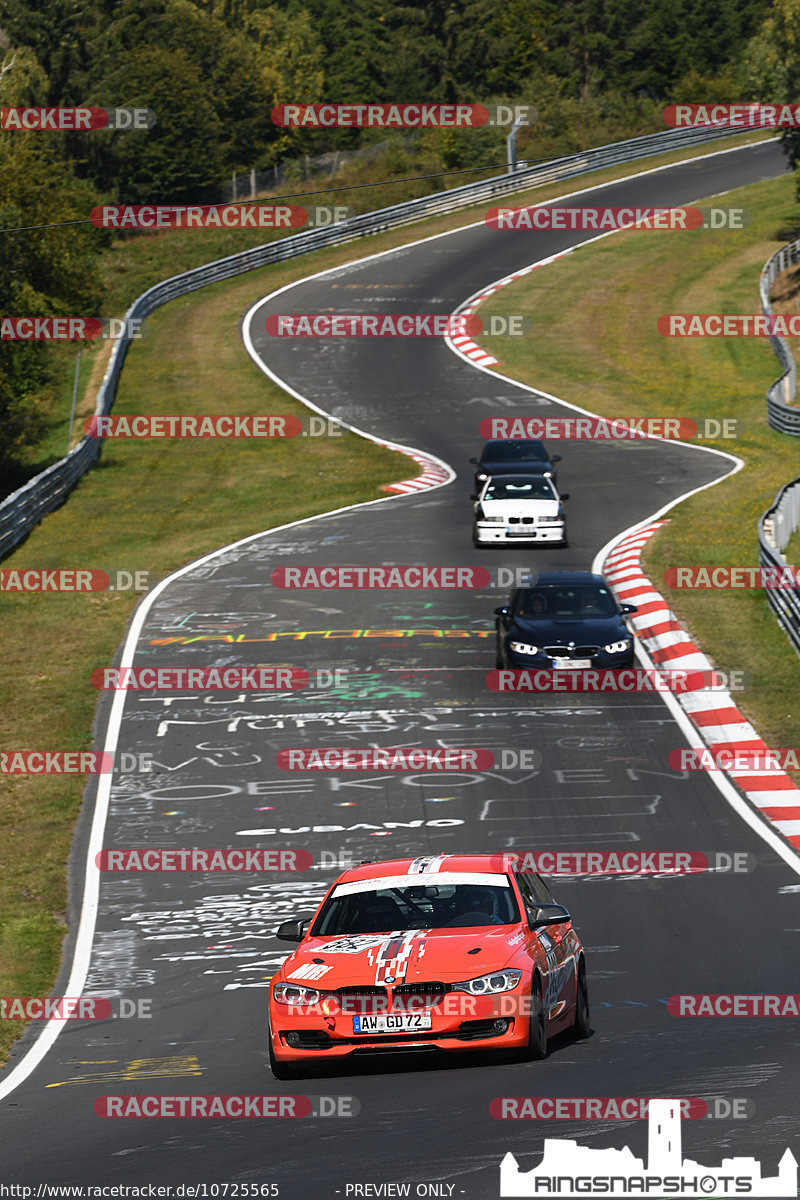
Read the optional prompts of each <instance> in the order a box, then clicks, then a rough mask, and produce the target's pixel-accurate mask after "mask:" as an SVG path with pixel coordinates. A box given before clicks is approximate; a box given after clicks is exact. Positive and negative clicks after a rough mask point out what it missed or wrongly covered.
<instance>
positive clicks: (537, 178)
mask: <svg viewBox="0 0 800 1200" xmlns="http://www.w3.org/2000/svg"><path fill="white" fill-rule="evenodd" d="M740 132H741V130H736V129H724V128H706V127H703V126H700V127H698V128H689V129H675V130H669V131H667V132H665V133H653V134H648V135H646V136H645V137H638V138H630V139H629V140H627V141H624V142H614V143H612V144H611V145H609V146H598V147H597V148H596V149H594V150H587V151H585V152H584V153H580V154H569V155H565V156H564V157H562V158H556V159H551V160H550V161H548V162H546V163H539V164H538V165H536V166H533V167H526V168H524V169H523V170H519V171H516V172H515V173H514V174H510V175H509V174H506V175H498V176H493V177H492V178H491V179H484V180H481V181H479V182H478V183H468V184H464V185H463V186H461V187H457V188H453V189H451V190H450V191H447V192H436V193H434V194H433V195H430V196H422V197H420V198H419V199H416V200H406V201H404V202H403V203H402V204H394V205H391V206H390V207H389V208H382V209H378V210H377V211H376V212H371V213H364V214H363V215H362V216H357V217H351V218H350V219H349V220H347V221H344V222H342V223H341V224H339V225H332V226H327V227H326V228H323V229H314V230H309V231H308V232H306V233H297V234H293V235H291V236H289V237H285V238H281V239H279V240H278V241H274V242H270V243H268V244H267V245H264V246H256V247H254V248H253V249H252V250H244V251H241V252H240V253H238V254H232V255H230V256H229V257H228V258H221V259H217V261H216V262H212V263H208V264H206V265H205V266H203V267H198V268H196V269H195V270H193V271H186V272H184V273H183V274H181V275H174V276H173V277H172V278H171V279H167V280H164V281H163V282H162V283H159V284H156V286H155V287H152V288H150V289H148V291H146V292H143V293H142V295H141V296H138V297H137V298H136V300H134V302H133V304H132V305H131V307H130V308H129V309H128V311H127V313H126V314H125V316H126V318H129V319H136V318H144V317H146V316H148V315H149V314H150V313H151V312H153V311H154V310H155V309H156V308H159V307H160V306H161V305H162V304H166V303H167V302H168V301H169V300H173V299H175V298H176V297H177V296H184V295H186V294H187V293H188V292H192V291H196V290H197V289H198V288H201V287H205V286H206V284H209V283H217V282H218V281H220V280H222V279H232V278H233V277H234V276H236V275H241V274H243V273H244V272H246V271H252V270H253V269H254V268H256V267H263V266H267V265H269V264H271V263H277V262H285V261H286V260H287V259H291V258H296V257H297V256H299V255H301V254H309V253H311V251H313V250H321V249H324V248H325V247H326V246H336V245H341V244H343V243H345V242H348V241H353V240H354V239H356V238H360V237H364V236H366V235H367V234H372V233H382V232H384V231H385V230H387V229H394V228H396V227H398V226H401V225H405V224H409V223H411V222H412V221H419V220H421V219H422V218H424V217H429V216H436V215H438V214H442V213H450V212H456V211H458V209H460V208H468V207H469V206H470V205H473V204H477V203H480V202H481V201H482V200H484V201H485V200H491V199H493V198H494V197H497V196H502V195H506V194H510V193H512V192H518V191H521V190H523V189H524V188H525V187H526V186H528V185H532V184H538V183H551V182H555V181H557V180H561V179H570V178H572V177H573V176H576V175H583V174H586V173H587V172H589V171H596V170H599V169H600V168H601V167H608V166H614V165H616V164H618V163H627V162H634V161H635V160H636V159H638V158H646V157H649V156H651V155H654V154H660V153H664V152H666V151H668V150H675V149H680V148H681V147H683V146H694V145H702V144H703V143H705V142H712V141H717V140H718V139H720V138H725V137H732V136H734V135H735V134H737V133H740ZM127 328H129V326H127V324H126V329H127ZM129 344H130V337H129V335H128V334H127V333H126V334H125V335H124V336H123V337H122V338H120V340H119V341H118V342H116V343H115V345H114V349H113V351H112V355H111V361H110V363H109V366H108V369H107V371H106V374H105V377H104V378H103V382H102V384H101V386H100V389H99V391H98V394H97V404H96V406H95V415H97V416H101V415H105V414H107V413H108V412H110V410H111V406H112V405H113V403H114V398H115V395H116V390H117V382H118V380H119V376H120V372H121V370H122V364H123V362H124V360H125V355H126V353H127V351H128V346H129ZM100 446H101V442H100V440H97V439H94V438H89V437H84V438H83V439H82V440H81V442H80V443H79V444H78V445H77V446H76V447H75V448H74V449H73V450H71V451H70V453H69V454H68V455H67V456H66V458H62V459H61V461H60V462H57V463H54V464H53V466H52V467H48V469H47V470H46V471H43V472H42V473H41V474H40V475H36V476H35V477H34V478H33V479H31V480H29V481H28V483H26V484H24V486H23V487H21V488H19V489H18V490H17V491H16V492H12V494H11V495H10V496H8V497H7V498H6V499H5V500H4V501H3V503H2V504H0V558H2V557H4V556H5V555H6V554H8V552H9V551H10V550H12V549H13V547H14V546H16V545H17V544H18V543H19V542H21V541H22V540H23V538H24V537H26V536H27V534H28V533H29V532H30V530H31V529H32V528H33V527H34V526H35V525H36V524H37V523H38V522H39V521H41V519H42V517H44V516H46V514H47V513H49V512H52V510H53V509H55V508H57V507H58V506H59V505H60V504H62V503H63V502H64V500H66V498H67V496H68V495H69V493H70V491H71V490H72V488H73V487H74V486H75V484H76V482H77V481H78V480H79V479H80V477H81V476H82V475H83V474H84V473H85V472H86V471H88V470H89V468H90V467H91V466H92V465H93V463H95V462H96V461H97V458H98V456H99V454H100Z"/></svg>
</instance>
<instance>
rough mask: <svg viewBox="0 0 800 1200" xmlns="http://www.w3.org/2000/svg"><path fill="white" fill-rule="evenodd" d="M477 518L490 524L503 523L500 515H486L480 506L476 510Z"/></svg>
mask: <svg viewBox="0 0 800 1200" xmlns="http://www.w3.org/2000/svg"><path fill="white" fill-rule="evenodd" d="M478 520H479V521H488V522H489V523H490V524H492V525H502V523H503V518H502V517H487V515H486V513H485V512H484V511H483V509H482V508H481V509H479V510H478Z"/></svg>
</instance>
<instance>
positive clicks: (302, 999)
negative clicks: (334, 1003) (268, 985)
mask: <svg viewBox="0 0 800 1200" xmlns="http://www.w3.org/2000/svg"><path fill="white" fill-rule="evenodd" d="M321 995H322V993H321V992H318V991H317V990H316V988H308V987H302V986H301V985H300V984H298V983H276V984H275V986H274V987H273V989H272V998H273V1000H277V1002H278V1004H296V1005H297V1006H298V1007H301V1006H305V1005H307V1004H319V1001H320V997H321Z"/></svg>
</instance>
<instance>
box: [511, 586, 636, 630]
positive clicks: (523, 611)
mask: <svg viewBox="0 0 800 1200" xmlns="http://www.w3.org/2000/svg"><path fill="white" fill-rule="evenodd" d="M617 611H618V609H617V604H616V601H615V600H614V597H613V596H612V595H611V593H610V592H609V590H608V588H605V587H603V586H602V585H600V584H594V583H592V584H588V583H587V584H572V585H569V586H563V585H562V586H559V587H534V588H524V589H522V590H521V591H519V592H518V593H517V598H516V603H515V607H514V612H515V615H516V616H518V617H527V618H532V619H537V618H539V619H544V620H548V621H552V620H557V619H558V618H564V617H573V618H576V619H577V620H584V619H585V620H591V619H592V618H594V617H613V616H614V615H615V613H617Z"/></svg>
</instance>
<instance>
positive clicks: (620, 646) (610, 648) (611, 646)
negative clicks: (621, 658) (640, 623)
mask: <svg viewBox="0 0 800 1200" xmlns="http://www.w3.org/2000/svg"><path fill="white" fill-rule="evenodd" d="M630 648H631V639H630V638H625V639H624V641H621V642H609V643H608V645H607V646H604V647H603V649H604V650H605V651H606V653H607V654H621V653H622V651H623V650H630Z"/></svg>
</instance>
